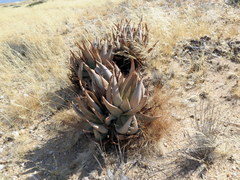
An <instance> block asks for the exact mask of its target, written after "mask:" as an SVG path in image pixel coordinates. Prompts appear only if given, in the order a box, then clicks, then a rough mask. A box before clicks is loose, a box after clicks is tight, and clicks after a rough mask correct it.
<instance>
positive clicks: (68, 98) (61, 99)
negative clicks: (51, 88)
mask: <svg viewBox="0 0 240 180" xmlns="http://www.w3.org/2000/svg"><path fill="white" fill-rule="evenodd" d="M78 91H79V90H78V89H77V88H76V87H75V86H68V87H65V88H62V89H60V90H57V91H55V92H53V93H48V94H47V95H46V98H47V101H48V106H50V107H51V108H52V109H54V110H62V109H68V108H69V107H70V103H71V102H72V101H74V100H75V99H76V97H77V96H78V93H77V92H78Z"/></svg>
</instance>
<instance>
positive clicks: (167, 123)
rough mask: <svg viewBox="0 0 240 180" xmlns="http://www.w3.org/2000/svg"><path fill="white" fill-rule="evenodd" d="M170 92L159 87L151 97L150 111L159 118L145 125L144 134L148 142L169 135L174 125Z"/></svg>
mask: <svg viewBox="0 0 240 180" xmlns="http://www.w3.org/2000/svg"><path fill="white" fill-rule="evenodd" d="M170 98H171V97H170V96H169V95H168V94H163V92H162V91H161V90H160V91H159V89H155V92H154V95H153V96H152V97H151V100H150V102H149V107H150V108H148V109H147V111H148V113H149V114H150V115H152V116H159V118H158V119H157V120H155V121H153V122H151V123H149V124H144V125H143V126H144V127H143V136H144V139H145V140H146V141H148V142H157V141H159V140H160V139H161V138H162V137H163V136H165V135H167V134H168V132H169V131H170V129H171V128H172V127H173V125H174V121H173V119H171V117H170V112H169V106H168V102H169V100H170Z"/></svg>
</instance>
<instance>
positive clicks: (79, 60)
mask: <svg viewBox="0 0 240 180" xmlns="http://www.w3.org/2000/svg"><path fill="white" fill-rule="evenodd" d="M77 46H78V48H79V50H80V51H79V52H75V53H74V52H72V51H70V52H71V57H70V71H71V73H70V74H69V79H70V80H71V81H72V83H73V84H75V85H77V86H79V80H83V79H84V81H89V80H90V76H89V74H88V72H87V71H86V70H84V69H83V63H85V64H87V65H88V66H89V67H90V68H91V69H95V68H96V66H97V62H99V63H102V64H104V65H105V66H108V67H109V68H111V67H112V65H111V63H110V62H111V61H112V58H113V54H112V51H113V46H112V45H111V43H110V42H109V41H104V42H102V41H99V40H95V41H94V42H93V43H91V42H89V41H86V42H85V41H83V42H82V45H80V44H77Z"/></svg>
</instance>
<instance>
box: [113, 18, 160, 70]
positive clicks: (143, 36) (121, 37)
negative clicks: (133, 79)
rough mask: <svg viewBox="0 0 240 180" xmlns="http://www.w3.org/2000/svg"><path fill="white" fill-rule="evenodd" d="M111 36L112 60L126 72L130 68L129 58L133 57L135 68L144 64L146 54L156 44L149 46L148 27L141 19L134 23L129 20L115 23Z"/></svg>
mask: <svg viewBox="0 0 240 180" xmlns="http://www.w3.org/2000/svg"><path fill="white" fill-rule="evenodd" d="M112 38H113V42H114V49H113V52H114V57H113V61H114V62H115V63H116V64H117V65H118V66H119V67H120V69H123V72H124V73H125V74H127V73H128V72H129V70H130V60H131V59H134V61H135V64H136V66H137V67H136V68H138V67H139V66H142V65H144V64H146V63H145V62H146V61H147V55H148V54H149V53H150V52H151V51H152V49H153V48H154V47H155V46H156V43H155V44H154V45H153V46H152V47H151V48H149V29H148V26H147V24H146V23H143V21H142V19H141V20H140V22H139V23H138V24H137V25H135V24H133V23H131V21H130V20H127V19H125V20H122V21H121V22H120V23H119V24H115V26H114V28H113V33H112Z"/></svg>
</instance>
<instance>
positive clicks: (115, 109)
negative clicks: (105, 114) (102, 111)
mask: <svg viewBox="0 0 240 180" xmlns="http://www.w3.org/2000/svg"><path fill="white" fill-rule="evenodd" d="M102 100H103V103H104V105H105V106H106V108H107V109H108V111H109V112H110V113H111V114H112V115H113V116H115V117H119V116H120V115H121V114H122V113H123V111H122V110H121V109H119V108H118V107H116V106H114V105H112V104H110V103H109V102H108V101H107V100H106V99H105V98H104V97H102Z"/></svg>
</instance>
